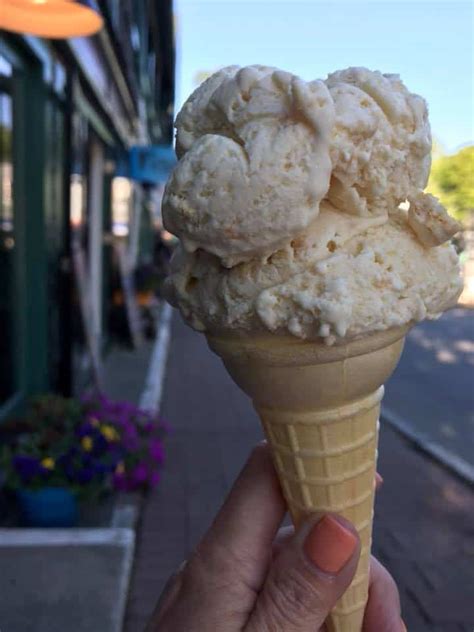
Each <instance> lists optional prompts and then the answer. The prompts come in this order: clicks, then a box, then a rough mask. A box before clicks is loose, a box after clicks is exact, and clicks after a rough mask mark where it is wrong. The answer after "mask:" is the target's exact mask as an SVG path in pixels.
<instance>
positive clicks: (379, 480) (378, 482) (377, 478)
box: [375, 472, 383, 487]
mask: <svg viewBox="0 0 474 632" xmlns="http://www.w3.org/2000/svg"><path fill="white" fill-rule="evenodd" d="M375 483H376V486H377V487H379V486H380V485H382V483H383V477H382V476H380V474H379V473H378V472H375Z"/></svg>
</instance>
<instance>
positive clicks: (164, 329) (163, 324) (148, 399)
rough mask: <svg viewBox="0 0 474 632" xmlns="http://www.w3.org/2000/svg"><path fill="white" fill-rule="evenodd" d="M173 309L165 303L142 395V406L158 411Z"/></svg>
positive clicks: (144, 408) (145, 408)
mask: <svg viewBox="0 0 474 632" xmlns="http://www.w3.org/2000/svg"><path fill="white" fill-rule="evenodd" d="M172 316H173V309H172V308H171V306H170V305H168V303H164V305H163V308H162V310H161V313H160V318H159V322H158V326H157V335H156V341H155V345H154V347H153V352H152V355H151V359H150V365H149V367H148V372H147V376H146V380H145V387H144V389H143V391H142V394H141V396H140V404H139V405H140V408H142V409H143V410H152V411H158V410H159V408H160V404H161V396H162V394H163V382H164V378H165V372H166V361H167V359H168V349H169V343H170V329H171V318H172Z"/></svg>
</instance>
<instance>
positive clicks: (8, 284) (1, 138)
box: [0, 55, 16, 405]
mask: <svg viewBox="0 0 474 632" xmlns="http://www.w3.org/2000/svg"><path fill="white" fill-rule="evenodd" d="M11 74H12V68H11V65H10V64H9V63H8V61H7V60H6V59H5V58H4V57H2V56H1V55H0V332H1V335H0V405H1V404H3V403H4V402H5V401H6V400H7V399H8V398H9V397H10V396H11V395H13V393H14V391H15V379H14V378H15V370H14V349H13V342H14V335H13V334H14V332H13V327H14V313H15V303H16V301H15V292H14V288H15V281H14V278H15V233H14V208H13V103H12V96H11V87H10V77H11Z"/></svg>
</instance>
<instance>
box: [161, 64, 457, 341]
mask: <svg viewBox="0 0 474 632" xmlns="http://www.w3.org/2000/svg"><path fill="white" fill-rule="evenodd" d="M176 125H177V151H178V156H180V160H179V162H178V164H177V166H176V168H175V170H174V172H173V173H172V175H171V178H170V180H169V182H168V184H167V187H166V191H165V195H164V200H163V215H164V221H165V225H166V227H167V229H168V230H169V231H171V232H174V233H175V234H176V235H178V236H179V237H180V239H181V246H180V249H179V251H178V253H177V254H176V256H175V258H174V261H173V265H172V273H171V276H170V278H169V279H168V282H167V295H168V297H169V299H170V301H171V302H172V303H173V304H174V305H176V306H178V307H179V308H180V309H181V311H182V313H183V315H184V316H185V318H186V319H187V320H188V322H189V323H190V324H191V325H192V326H194V327H195V328H196V329H199V330H201V331H207V332H211V333H213V332H219V333H220V334H221V333H226V332H227V333H232V332H236V331H241V332H246V333H249V332H260V331H270V332H273V333H278V334H285V333H286V334H288V333H289V334H291V335H293V336H297V337H299V338H302V339H307V340H308V339H309V340H316V339H318V338H322V339H323V340H324V341H325V342H326V343H329V344H334V343H338V342H341V341H342V340H345V339H350V338H353V337H360V336H364V335H368V334H370V333H373V332H376V331H382V330H384V329H388V328H390V327H392V326H402V325H405V324H408V323H410V322H413V321H417V320H421V319H423V318H433V317H436V316H437V315H438V314H439V313H440V312H442V311H443V310H445V309H447V308H448V307H450V306H451V305H453V304H454V303H455V302H456V300H457V296H458V295H459V293H460V291H461V281H460V276H459V271H458V265H457V257H456V253H455V251H454V248H453V247H452V246H451V245H450V244H449V243H448V242H449V239H450V237H451V236H452V235H453V234H454V233H455V232H456V231H457V230H458V229H459V227H458V225H457V223H456V222H455V221H454V220H453V219H452V218H450V217H449V215H448V214H447V213H446V211H445V209H444V208H443V207H442V206H441V204H439V202H438V201H437V200H436V199H435V198H433V197H432V196H429V195H426V194H424V193H423V191H422V189H423V187H424V186H425V184H426V181H427V178H428V175H429V168H430V146H431V135H430V126H429V122H428V111H427V106H426V103H425V101H424V99H422V98H421V97H420V96H418V95H415V94H412V93H411V92H410V91H409V90H408V89H407V88H406V87H405V86H404V84H403V83H402V81H401V80H400V79H399V77H398V76H396V75H384V74H382V73H380V72H378V71H375V72H374V71H370V70H367V69H365V68H349V69H347V70H343V71H339V72H335V73H333V74H331V75H329V77H328V78H327V79H326V80H325V81H324V82H323V81H311V82H305V81H303V80H302V79H299V78H298V77H296V76H294V75H292V74H290V73H286V72H283V71H280V70H276V69H274V68H268V67H266V66H250V67H247V68H238V67H237V66H232V67H229V68H224V69H223V70H221V71H219V72H217V73H216V74H214V75H212V76H211V77H210V78H209V79H208V80H207V81H206V82H204V83H203V84H202V85H201V86H200V87H199V88H198V89H197V90H196V91H195V92H194V93H193V95H191V97H190V98H189V99H188V101H187V102H186V103H185V105H184V106H183V109H182V110H181V112H180V113H179V115H178V117H177V122H176ZM407 200H408V201H409V205H410V206H409V210H408V212H407V211H403V210H400V209H399V205H400V203H401V202H405V201H407Z"/></svg>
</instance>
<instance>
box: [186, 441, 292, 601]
mask: <svg viewBox="0 0 474 632" xmlns="http://www.w3.org/2000/svg"><path fill="white" fill-rule="evenodd" d="M285 512H286V505H285V501H284V499H283V495H282V493H281V489H280V485H279V483H278V478H277V475H276V473H275V469H274V467H273V463H272V460H271V455H270V450H269V448H268V446H267V445H266V443H261V444H259V445H258V446H257V447H256V448H255V449H254V450H253V452H252V454H251V455H250V457H249V459H248V461H247V463H246V464H245V466H244V468H243V469H242V471H241V472H240V474H239V476H238V478H237V480H236V482H235V483H234V485H233V487H232V489H231V491H230V493H229V495H228V497H227V499H226V500H225V502H224V504H223V506H222V508H221V509H220V511H219V513H218V514H217V516H216V518H215V520H214V522H213V524H212V526H211V528H210V529H209V531H208V532H207V533H206V535H205V536H204V538H203V540H202V541H201V543H200V545H199V546H198V549H197V555H198V556H199V557H201V558H205V559H206V563H207V564H209V565H211V566H213V567H214V568H213V570H214V571H215V572H219V573H222V572H226V569H229V571H231V572H232V574H233V575H234V576H235V575H236V573H241V574H242V579H243V580H244V581H245V582H246V583H247V585H249V586H250V587H252V588H253V589H254V590H256V591H258V590H260V587H261V584H262V582H263V580H264V578H265V574H266V570H267V566H268V563H269V560H270V555H271V548H272V542H273V539H274V537H275V534H276V533H277V531H278V528H279V526H280V524H281V522H282V520H283V517H284V515H285Z"/></svg>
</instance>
